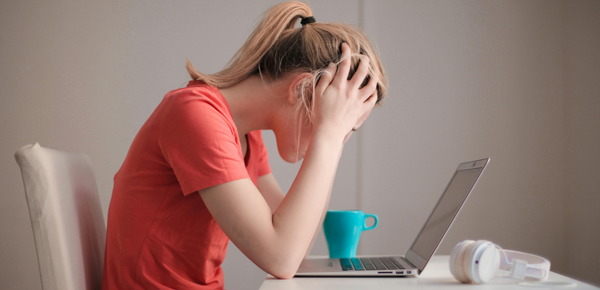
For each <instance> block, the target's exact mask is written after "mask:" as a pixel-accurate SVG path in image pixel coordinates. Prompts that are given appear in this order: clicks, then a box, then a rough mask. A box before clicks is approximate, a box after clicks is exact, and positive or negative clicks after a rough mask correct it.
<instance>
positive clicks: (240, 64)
mask: <svg viewBox="0 0 600 290" xmlns="http://www.w3.org/2000/svg"><path fill="white" fill-rule="evenodd" d="M311 16H312V11H311V9H310V7H308V5H306V4H304V3H302V2H298V1H291V2H284V3H280V4H277V5H275V6H274V7H272V8H271V9H270V10H268V11H267V12H266V14H265V15H264V17H263V19H262V20H261V22H260V23H259V24H258V26H257V27H256V28H255V29H254V31H253V32H252V34H251V35H250V37H249V38H248V40H246V42H245V43H244V45H243V46H242V47H241V48H240V50H238V52H236V54H235V55H234V56H233V58H232V59H231V60H230V61H229V63H228V64H227V66H226V67H225V69H223V70H222V71H220V72H217V73H214V74H210V75H208V74H203V73H201V72H199V71H197V70H196V69H195V68H194V66H193V65H192V64H191V62H190V61H189V60H188V61H187V63H186V68H187V70H188V72H189V74H190V76H191V77H192V79H194V80H197V81H202V82H204V83H206V84H208V85H211V86H214V87H217V88H227V87H230V86H233V85H235V84H237V83H239V82H241V81H242V80H244V79H246V78H247V77H248V76H250V75H254V74H256V75H260V76H261V77H263V76H267V77H269V78H270V79H272V80H276V79H279V78H280V77H282V76H285V75H286V74H288V73H291V72H309V73H312V74H313V79H312V80H310V83H308V84H302V86H303V87H304V88H307V87H310V86H314V85H315V83H316V81H317V80H318V78H319V76H320V74H321V73H322V72H323V71H324V69H325V68H326V67H327V65H329V63H332V62H333V63H335V64H339V62H340V61H341V60H340V56H341V45H342V43H344V42H345V43H347V44H348V45H349V46H350V50H351V51H352V60H351V63H352V64H351V69H350V72H349V77H352V75H353V74H354V72H355V71H356V70H357V69H358V64H359V62H360V59H361V58H363V57H368V58H369V60H370V61H369V74H368V76H367V78H366V79H365V81H364V82H363V85H364V84H366V83H368V79H369V78H370V77H375V78H377V80H378V82H377V102H379V101H380V100H381V99H383V98H384V97H385V95H386V94H387V77H386V75H385V72H384V70H383V66H382V65H381V62H380V60H379V57H378V56H377V54H376V53H375V51H374V50H373V48H372V47H371V43H370V42H369V40H368V39H367V38H366V36H365V35H364V34H363V33H362V32H359V31H357V30H356V29H354V28H353V27H351V26H349V25H344V24H337V23H319V22H314V19H311V21H307V22H304V23H303V25H302V27H301V28H294V26H295V25H296V23H297V21H298V20H299V19H300V18H307V17H311ZM304 91H305V90H304V89H300V90H299V92H300V94H301V95H300V96H299V97H301V98H302V100H303V101H304V102H305V104H306V107H310V102H311V100H310V98H305V96H306V95H305V94H304ZM308 91H310V90H308Z"/></svg>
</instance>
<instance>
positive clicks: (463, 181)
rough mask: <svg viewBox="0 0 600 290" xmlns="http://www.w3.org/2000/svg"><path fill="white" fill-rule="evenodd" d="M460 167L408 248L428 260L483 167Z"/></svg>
mask: <svg viewBox="0 0 600 290" xmlns="http://www.w3.org/2000/svg"><path fill="white" fill-rule="evenodd" d="M460 169H461V167H459V169H458V170H457V171H456V172H455V174H454V176H453V177H452V180H451V181H450V183H449V184H448V187H446V191H445V192H444V194H442V197H441V198H440V200H439V201H438V204H437V205H436V206H435V208H434V210H433V212H432V213H431V216H429V219H428V220H427V222H426V223H425V225H424V226H423V228H422V229H421V233H419V236H418V237H417V239H416V240H415V242H414V243H413V245H412V247H411V248H410V250H411V251H413V252H414V253H416V254H417V255H419V256H420V257H422V258H423V259H425V260H429V258H431V256H432V255H433V252H434V251H435V249H436V248H437V246H438V244H439V243H440V242H441V240H442V238H443V237H444V234H445V233H446V231H447V230H448V227H449V226H450V223H452V220H453V219H454V217H455V216H456V214H457V213H458V211H459V210H460V207H461V206H462V204H463V202H464V201H465V199H466V198H467V196H468V195H469V192H470V191H471V189H472V188H473V186H474V185H475V182H476V181H477V178H478V177H479V175H480V174H481V171H482V170H483V167H479V168H470V169H465V170H460Z"/></svg>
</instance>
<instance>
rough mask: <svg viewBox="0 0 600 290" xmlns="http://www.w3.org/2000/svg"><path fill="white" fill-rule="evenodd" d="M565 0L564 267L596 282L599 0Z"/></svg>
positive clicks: (599, 241)
mask: <svg viewBox="0 0 600 290" xmlns="http://www.w3.org/2000/svg"><path fill="white" fill-rule="evenodd" d="M565 4H566V5H565V12H564V13H565V17H566V18H565V19H566V25H565V63H566V68H565V79H566V82H565V112H566V120H565V121H566V122H565V124H566V129H567V131H566V149H567V150H566V155H565V157H566V160H567V161H566V175H565V178H566V181H565V187H564V188H565V190H564V200H565V203H566V205H567V220H566V221H567V230H566V232H565V233H564V234H565V236H566V240H567V244H566V246H567V252H566V253H567V266H568V271H569V273H570V274H572V275H574V276H579V277H581V278H582V279H585V280H589V281H593V282H595V283H596V284H600V260H599V258H600V247H598V245H600V211H599V210H598V209H600V154H599V152H600V2H598V1H567V2H566V3H565Z"/></svg>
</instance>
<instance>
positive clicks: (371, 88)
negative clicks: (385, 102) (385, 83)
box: [358, 77, 377, 102]
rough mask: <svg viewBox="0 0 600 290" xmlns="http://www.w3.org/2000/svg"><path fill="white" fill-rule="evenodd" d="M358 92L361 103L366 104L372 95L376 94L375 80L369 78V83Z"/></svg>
mask: <svg viewBox="0 0 600 290" xmlns="http://www.w3.org/2000/svg"><path fill="white" fill-rule="evenodd" d="M358 91H359V96H361V97H360V99H361V101H363V102H366V101H367V99H368V98H369V97H371V96H372V95H373V94H377V79H376V78H374V77H371V78H370V79H369V83H367V85H366V86H364V87H363V88H362V89H360V90H358Z"/></svg>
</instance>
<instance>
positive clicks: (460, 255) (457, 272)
mask: <svg viewBox="0 0 600 290" xmlns="http://www.w3.org/2000/svg"><path fill="white" fill-rule="evenodd" d="M473 243H475V242H474V241H472V240H465V241H462V242H460V243H458V244H457V245H456V246H454V249H453V250H452V253H451V254H450V273H452V275H453V276H454V278H456V280H458V281H460V282H462V283H470V282H471V280H470V279H469V278H468V277H467V276H466V274H465V268H464V259H465V254H466V252H467V249H468V248H469V247H470V245H472V244H473Z"/></svg>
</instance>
